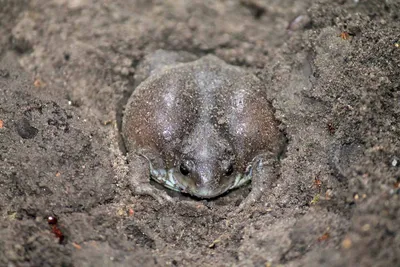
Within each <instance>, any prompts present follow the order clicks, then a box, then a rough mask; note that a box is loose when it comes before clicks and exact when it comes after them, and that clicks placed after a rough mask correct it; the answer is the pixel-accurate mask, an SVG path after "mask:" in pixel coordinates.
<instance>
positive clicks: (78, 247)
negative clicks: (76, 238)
mask: <svg viewBox="0 0 400 267" xmlns="http://www.w3.org/2000/svg"><path fill="white" fill-rule="evenodd" d="M72 245H73V246H74V248H76V249H81V248H82V247H81V246H80V245H78V244H77V243H74V242H72Z"/></svg>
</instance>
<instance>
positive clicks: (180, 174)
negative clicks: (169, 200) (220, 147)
mask: <svg viewBox="0 0 400 267" xmlns="http://www.w3.org/2000/svg"><path fill="white" fill-rule="evenodd" d="M236 173H237V170H235V162H234V161H233V160H232V159H229V158H228V157H227V158H226V159H214V160H213V159H201V158H194V157H185V158H182V159H181V161H180V163H179V166H177V167H176V168H175V170H174V178H175V180H176V182H177V185H178V186H179V187H180V188H181V191H183V192H186V193H189V194H190V195H194V196H196V197H200V198H213V197H216V196H219V195H221V194H223V193H225V192H226V191H228V190H229V189H230V188H232V187H233V185H234V183H235V178H236Z"/></svg>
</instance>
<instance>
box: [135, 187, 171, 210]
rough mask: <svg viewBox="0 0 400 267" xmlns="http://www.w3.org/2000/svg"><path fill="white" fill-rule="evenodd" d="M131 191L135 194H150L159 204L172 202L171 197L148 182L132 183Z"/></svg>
mask: <svg viewBox="0 0 400 267" xmlns="http://www.w3.org/2000/svg"><path fill="white" fill-rule="evenodd" d="M131 186H132V191H133V193H134V194H135V195H140V196H150V197H152V198H154V199H155V200H156V201H157V202H158V203H160V204H161V205H163V204H165V203H167V202H170V203H171V202H174V200H173V198H172V197H170V196H169V195H168V194H167V192H165V191H163V190H160V189H157V188H155V187H153V186H152V185H151V184H150V183H148V182H147V183H139V184H136V185H134V184H132V185H131Z"/></svg>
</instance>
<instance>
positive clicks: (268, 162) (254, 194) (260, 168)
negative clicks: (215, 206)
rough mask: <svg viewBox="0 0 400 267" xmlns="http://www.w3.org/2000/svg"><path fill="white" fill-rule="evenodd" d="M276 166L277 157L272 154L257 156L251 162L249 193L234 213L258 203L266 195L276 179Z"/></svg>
mask: <svg viewBox="0 0 400 267" xmlns="http://www.w3.org/2000/svg"><path fill="white" fill-rule="evenodd" d="M277 165H278V159H277V156H276V154H272V153H266V154H262V155H259V156H257V157H256V158H255V159H254V160H253V163H252V179H251V180H252V181H251V192H250V194H249V195H248V196H247V197H246V198H245V199H244V200H243V201H242V203H240V205H239V207H238V208H237V209H236V211H235V212H236V213H239V212H241V211H243V210H245V209H248V208H249V207H250V206H252V205H253V204H254V203H255V202H256V201H258V200H259V199H260V198H261V196H262V195H263V194H268V191H269V189H270V188H271V185H272V183H273V182H274V181H275V180H276V178H277V177H278V173H277V171H278V168H277Z"/></svg>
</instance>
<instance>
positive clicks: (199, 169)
mask: <svg viewBox="0 0 400 267" xmlns="http://www.w3.org/2000/svg"><path fill="white" fill-rule="evenodd" d="M143 62H144V63H143V64H142V66H141V67H139V68H138V69H139V70H138V71H137V75H136V76H135V78H136V79H135V80H136V83H137V85H136V88H135V89H134V91H133V93H132V94H131V96H130V97H129V100H128V102H127V105H126V107H125V110H124V114H123V119H122V138H123V140H124V144H125V147H126V151H127V155H128V158H130V160H129V163H128V164H131V165H132V167H131V169H132V175H130V176H129V177H130V178H129V179H130V180H131V184H132V188H133V189H134V191H135V192H136V193H138V194H146V195H150V196H153V197H154V198H156V199H157V200H158V201H159V202H163V201H165V200H168V201H173V199H172V197H171V196H170V195H168V194H167V193H166V192H165V191H163V190H159V189H157V188H155V187H154V186H152V185H151V184H150V183H149V181H150V179H152V180H153V181H155V182H157V183H159V184H161V185H163V186H164V187H166V188H168V189H171V190H174V191H178V192H181V193H182V194H186V195H187V194H188V195H190V196H192V197H194V198H197V199H210V200H212V199H215V198H218V197H219V196H221V195H224V194H227V193H228V192H229V191H231V190H234V189H236V188H239V187H242V186H243V185H245V184H248V183H249V182H251V192H250V193H249V195H248V196H247V197H246V199H245V200H244V201H243V202H242V203H241V207H244V206H247V205H249V204H251V203H254V202H255V201H257V200H258V199H259V198H260V196H261V195H262V194H263V193H264V191H265V189H267V188H266V187H268V186H266V185H265V183H266V181H272V180H274V179H276V176H277V165H278V163H279V157H280V156H281V155H282V152H283V150H284V144H285V136H284V133H283V132H282V130H281V129H280V124H279V122H278V121H277V120H276V118H275V116H274V109H273V106H272V104H271V102H270V100H269V99H268V95H267V90H266V87H265V84H264V83H263V82H262V81H261V80H260V79H259V78H257V77H256V76H255V75H254V74H253V73H251V72H249V71H247V70H244V69H243V68H241V67H239V66H234V65H230V64H228V63H226V62H225V61H223V60H222V59H220V58H218V57H217V56H214V55H211V54H209V55H205V56H202V57H197V56H195V55H193V54H190V53H186V54H181V53H179V52H171V51H165V50H158V51H156V52H154V53H153V54H151V55H149V56H147V57H146V58H145V59H144V61H143Z"/></svg>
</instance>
